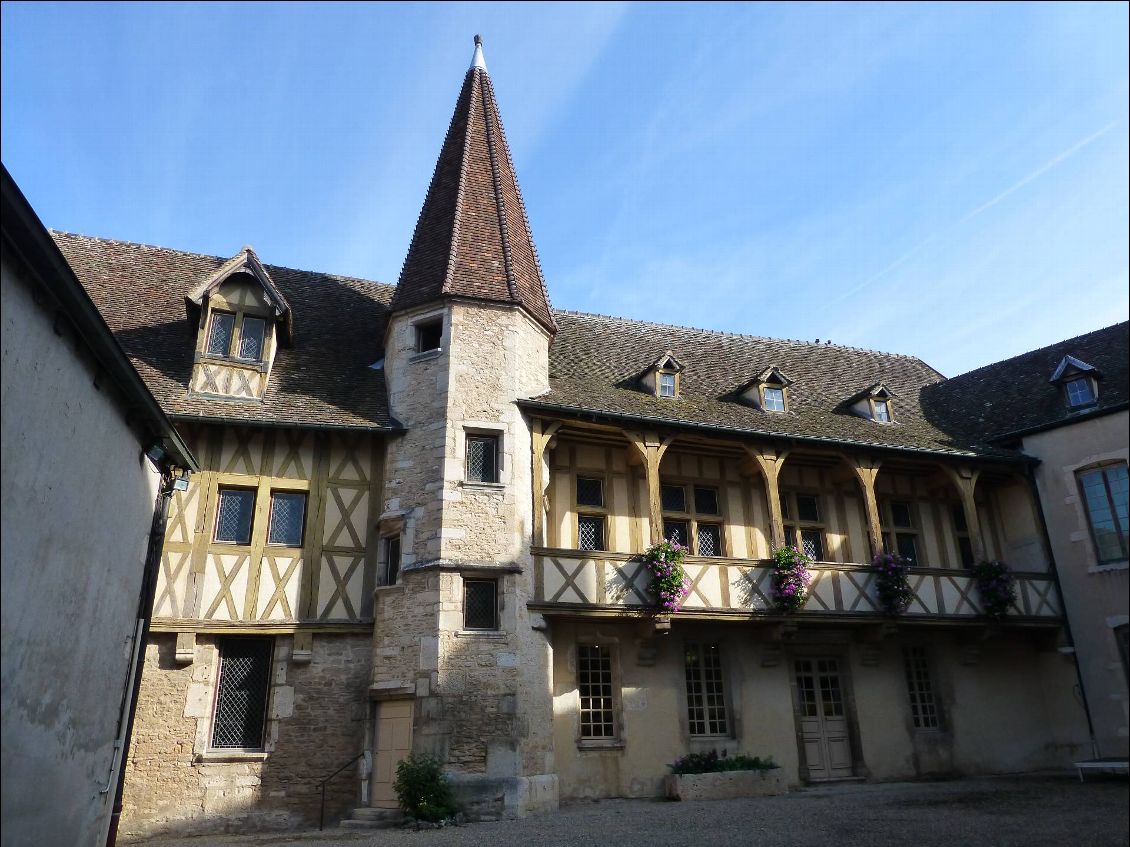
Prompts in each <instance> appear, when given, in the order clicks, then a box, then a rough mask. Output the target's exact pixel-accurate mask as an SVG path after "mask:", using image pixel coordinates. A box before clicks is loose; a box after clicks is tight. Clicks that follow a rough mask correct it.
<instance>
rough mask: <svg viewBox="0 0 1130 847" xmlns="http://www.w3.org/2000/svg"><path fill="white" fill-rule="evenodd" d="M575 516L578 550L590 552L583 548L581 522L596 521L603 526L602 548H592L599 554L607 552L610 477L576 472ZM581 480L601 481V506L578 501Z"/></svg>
mask: <svg viewBox="0 0 1130 847" xmlns="http://www.w3.org/2000/svg"><path fill="white" fill-rule="evenodd" d="M572 476H573V492H572V499H573V514H574V523H575V527H574V529H575V530H576V534H575V535H574V539H575V541H576V549H577V550H588V549H589V548H582V547H581V520H582V519H586V518H587V519H595V520H599V521H600V522H601V524H602V527H601V541H602V542H603V544H602V546H601V547H598V548H592V549H593V550H595V551H597V552H601V551H607V550H608V547H609V544H608V496H607V495H608V477H607V476H606V475H605V474H603V473H589V472H585V471H574V473H573V475H572ZM581 479H595V480H599V481H600V500H601V505H599V506H593V505H591V504H587V503H586V504H581V503H579V502H578V500H577V487H578V483H579V481H580V480H581Z"/></svg>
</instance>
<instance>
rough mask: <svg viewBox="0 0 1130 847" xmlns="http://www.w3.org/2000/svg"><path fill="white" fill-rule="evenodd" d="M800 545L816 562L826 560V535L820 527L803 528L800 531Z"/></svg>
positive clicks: (805, 553)
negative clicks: (824, 535) (823, 534)
mask: <svg viewBox="0 0 1130 847" xmlns="http://www.w3.org/2000/svg"><path fill="white" fill-rule="evenodd" d="M800 547H801V550H803V551H804V555H806V556H808V558H810V559H812V560H813V561H814V562H823V561H824V537H823V536H822V535H821V534H820V530H818V529H802V530H801V531H800Z"/></svg>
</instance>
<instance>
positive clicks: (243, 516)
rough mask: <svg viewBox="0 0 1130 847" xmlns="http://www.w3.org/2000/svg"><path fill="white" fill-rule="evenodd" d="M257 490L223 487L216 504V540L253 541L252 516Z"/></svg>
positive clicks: (238, 542) (235, 542) (230, 541)
mask: <svg viewBox="0 0 1130 847" xmlns="http://www.w3.org/2000/svg"><path fill="white" fill-rule="evenodd" d="M254 512H255V492H254V491H253V490H251V489H250V488H221V489H220V496H219V502H218V503H217V504H216V534H215V540H216V541H226V542H229V543H231V544H250V543H251V516H252V515H253V514H254Z"/></svg>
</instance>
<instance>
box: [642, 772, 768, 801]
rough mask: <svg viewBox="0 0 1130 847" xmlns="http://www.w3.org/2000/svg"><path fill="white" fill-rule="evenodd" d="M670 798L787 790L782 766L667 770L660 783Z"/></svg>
mask: <svg viewBox="0 0 1130 847" xmlns="http://www.w3.org/2000/svg"><path fill="white" fill-rule="evenodd" d="M663 787H664V790H665V792H666V794H667V797H668V799H671V800H728V799H730V798H732V797H771V796H773V795H776V794H787V793H788V791H789V784H788V783H787V782H786V781H785V771H784V769H783V768H773V769H772V770H767V771H727V772H725V773H698V774H670V775H669V776H667V777H666V779H665V780H664V783H663Z"/></svg>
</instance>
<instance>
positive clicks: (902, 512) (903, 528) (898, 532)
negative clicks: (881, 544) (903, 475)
mask: <svg viewBox="0 0 1130 847" xmlns="http://www.w3.org/2000/svg"><path fill="white" fill-rule="evenodd" d="M881 506H882V508H881V510H880V511H881V513H882V514H881V518H882V520H883V523H884V526H883V537H884V539H886V545H887V550H888V551H889V552H892V553H898V554H899V555H900V556H902V557H903V558H904V559H908V560H909V561H910V563H911V564H913V565H917V564H920V562H919V561H918V529H917V527H916V525H915V522H914V510H913V508H912V507H911V505H910V503H908V502H906V501H905V500H884V501H883V503H882V504H881Z"/></svg>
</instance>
